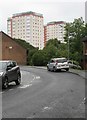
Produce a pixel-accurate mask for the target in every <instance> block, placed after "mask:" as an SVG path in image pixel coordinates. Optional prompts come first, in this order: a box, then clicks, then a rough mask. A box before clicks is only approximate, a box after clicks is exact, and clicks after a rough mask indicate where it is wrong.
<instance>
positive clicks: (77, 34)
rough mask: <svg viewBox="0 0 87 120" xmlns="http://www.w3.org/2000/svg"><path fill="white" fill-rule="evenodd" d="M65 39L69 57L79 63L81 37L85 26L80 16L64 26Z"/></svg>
mask: <svg viewBox="0 0 87 120" xmlns="http://www.w3.org/2000/svg"><path fill="white" fill-rule="evenodd" d="M65 30H66V34H65V37H64V38H65V41H66V42H67V46H68V45H69V55H70V56H69V58H70V59H74V60H76V61H78V62H79V63H80V64H81V59H82V51H83V45H82V38H83V37H84V36H85V33H86V32H87V31H86V28H85V24H84V21H83V19H82V18H78V19H75V20H74V22H72V23H67V24H66V26H65Z"/></svg>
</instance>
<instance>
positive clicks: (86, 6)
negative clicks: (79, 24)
mask: <svg viewBox="0 0 87 120" xmlns="http://www.w3.org/2000/svg"><path fill="white" fill-rule="evenodd" d="M85 22H86V23H87V1H86V2H85Z"/></svg>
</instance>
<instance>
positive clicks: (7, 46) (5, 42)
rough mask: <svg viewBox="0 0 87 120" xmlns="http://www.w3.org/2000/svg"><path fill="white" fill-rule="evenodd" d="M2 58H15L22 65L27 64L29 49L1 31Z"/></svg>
mask: <svg viewBox="0 0 87 120" xmlns="http://www.w3.org/2000/svg"><path fill="white" fill-rule="evenodd" d="M0 60H14V61H17V63H18V64H20V65H26V64H27V50H26V49H25V48H23V47H22V46H21V45H19V44H18V43H17V42H15V41H14V40H13V39H12V38H11V37H9V36H8V35H7V34H5V33H4V32H2V31H1V32H0Z"/></svg>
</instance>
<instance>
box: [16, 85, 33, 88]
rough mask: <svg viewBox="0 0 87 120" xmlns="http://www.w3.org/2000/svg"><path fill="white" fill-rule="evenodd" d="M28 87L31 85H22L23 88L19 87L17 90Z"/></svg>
mask: <svg viewBox="0 0 87 120" xmlns="http://www.w3.org/2000/svg"><path fill="white" fill-rule="evenodd" d="M29 86H32V84H29V85H23V86H20V87H18V88H27V87H29Z"/></svg>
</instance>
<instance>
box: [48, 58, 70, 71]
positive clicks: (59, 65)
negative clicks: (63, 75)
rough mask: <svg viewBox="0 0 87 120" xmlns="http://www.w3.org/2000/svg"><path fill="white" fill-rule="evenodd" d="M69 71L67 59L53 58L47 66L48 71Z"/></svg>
mask: <svg viewBox="0 0 87 120" xmlns="http://www.w3.org/2000/svg"><path fill="white" fill-rule="evenodd" d="M61 69H65V70H66V71H68V70H69V64H68V60H67V59H66V58H52V59H51V60H50V61H49V62H48V64H47V70H48V71H57V70H61Z"/></svg>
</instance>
